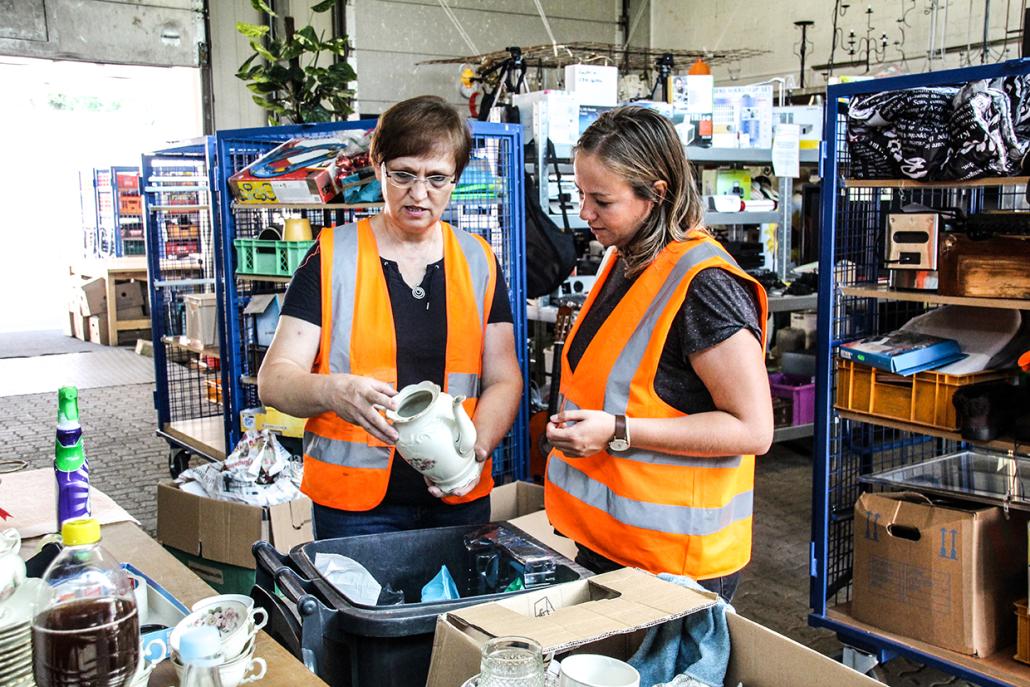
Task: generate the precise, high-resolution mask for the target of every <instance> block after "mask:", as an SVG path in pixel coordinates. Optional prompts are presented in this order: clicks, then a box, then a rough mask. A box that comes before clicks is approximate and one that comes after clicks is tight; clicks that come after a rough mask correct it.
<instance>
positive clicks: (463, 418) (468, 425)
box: [454, 396, 476, 456]
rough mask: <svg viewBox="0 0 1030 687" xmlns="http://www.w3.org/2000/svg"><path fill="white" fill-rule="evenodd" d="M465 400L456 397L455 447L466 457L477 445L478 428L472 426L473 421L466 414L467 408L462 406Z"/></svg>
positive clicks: (461, 397)
mask: <svg viewBox="0 0 1030 687" xmlns="http://www.w3.org/2000/svg"><path fill="white" fill-rule="evenodd" d="M464 400H465V397H464V396H455V397H454V423H455V434H456V436H455V439H454V446H455V447H456V448H457V449H458V453H459V454H461V455H463V456H465V455H468V454H469V453H471V452H472V449H473V448H474V447H475V445H476V426H475V425H473V424H472V419H471V418H470V417H469V416H468V413H466V412H465V406H463V405H461V403H462V401H464Z"/></svg>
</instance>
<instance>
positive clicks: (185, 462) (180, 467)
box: [168, 448, 193, 479]
mask: <svg viewBox="0 0 1030 687" xmlns="http://www.w3.org/2000/svg"><path fill="white" fill-rule="evenodd" d="M192 457H193V453H192V452H190V451H188V450H186V449H184V448H172V449H169V450H168V472H169V473H171V475H172V479H175V478H176V477H178V476H179V475H181V474H182V473H183V471H185V470H186V468H188V467H189V466H190V459H191V458H192Z"/></svg>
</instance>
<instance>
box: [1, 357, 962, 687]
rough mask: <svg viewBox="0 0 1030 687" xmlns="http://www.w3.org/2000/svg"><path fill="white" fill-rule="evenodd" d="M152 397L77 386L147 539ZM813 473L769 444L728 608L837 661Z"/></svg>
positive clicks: (910, 674) (162, 454)
mask: <svg viewBox="0 0 1030 687" xmlns="http://www.w3.org/2000/svg"><path fill="white" fill-rule="evenodd" d="M82 357H83V359H84V362H82V363H81V364H83V365H91V364H93V365H95V366H97V369H94V370H92V371H93V372H94V373H95V374H104V370H103V369H99V366H102V365H104V364H105V363H104V360H105V358H104V357H103V356H95V358H92V359H91V357H90V355H85V356H82ZM25 360H31V359H25ZM153 391H154V385H153V384H149V383H148V384H130V385H124V386H110V387H103V388H91V389H83V390H82V391H81V392H80V397H79V398H80V401H79V408H80V414H81V417H82V425H83V436H84V440H85V445H86V450H87V454H88V455H89V458H90V462H91V465H92V470H93V484H94V485H95V486H96V487H97V488H99V489H101V490H102V491H104V492H106V493H107V494H108V495H110V496H111V497H112V498H114V499H115V500H116V501H118V502H119V503H120V504H121V505H122V506H124V507H125V508H126V510H128V511H129V512H130V513H131V514H132V515H134V516H135V517H136V518H137V519H138V520H139V521H140V523H141V524H142V525H143V527H144V529H146V530H147V531H148V532H149V533H151V534H153V533H154V531H155V528H156V519H157V504H156V484H157V482H158V480H161V479H165V478H167V477H168V468H167V461H168V446H167V444H166V443H165V442H164V441H163V440H161V439H158V438H157V437H156V436H155V435H154V427H155V411H154V405H153ZM55 397H56V393H45V394H28V395H20V396H7V397H3V398H0V471H3V470H4V469H5V462H6V461H17V460H22V461H25V462H26V463H28V467H29V468H41V467H47V466H49V465H51V461H52V456H53V441H54V438H53V437H54V434H53V431H54V422H55V418H56V398H55ZM811 469H812V468H811V458H810V456H809V455H808V452H807V449H806V447H805V445H804V444H797V443H795V444H790V445H777V446H774V447H773V450H772V451H771V452H770V453H769V454H767V455H766V456H763V457H762V458H760V459H759V460H758V467H757V471H756V475H755V492H756V496H755V545H754V554H753V561H752V563H751V565H750V566H748V568H747V569H746V572H745V574H744V579H743V581H742V583H741V586H740V589H739V591H738V593H737V597H736V599H735V605H736V607H737V610H738V611H739V612H740V613H741V614H742V615H744V616H747V617H748V618H751V619H753V620H755V621H757V622H759V623H761V624H763V625H765V626H766V627H769V628H770V629H773V630H775V631H776V632H779V633H781V634H784V635H786V636H788V637H791V638H792V639H794V640H796V641H798V642H800V643H802V644H805V645H807V646H810V647H812V648H814V649H816V650H817V651H820V652H822V653H825V654H827V655H830V656H838V657H839V655H840V651H841V645H840V643H839V642H838V641H837V639H836V637H835V635H833V634H832V633H830V632H827V631H824V630H817V629H815V628H811V627H809V626H808V624H807V615H808V612H809V606H808V579H809V578H808V563H807V561H808V550H809V538H810V528H811V525H810V522H811V520H810V517H811V511H810V509H811V484H812V474H811ZM2 494H3V489H2V486H0V497H2ZM0 504H2V498H0ZM884 673H885V675H886V677H885V678H884V679H886V680H887V683H888V684H890V685H894V686H899V687H900V686H905V687H918V686H920V685H944V684H948V685H955V686H956V687H963V686H964V685H967V684H969V683H966V682H964V681H959V680H954V679H952V678H950V677H949V676H947V675H945V674H943V673H940V672H938V671H936V670H933V669H929V668H926V667H923V666H920V665H918V664H915V663H912V662H909V661H907V660H905V659H897V660H895V661H892V662H890V663H889V664H887V665H886V666H885V671H884Z"/></svg>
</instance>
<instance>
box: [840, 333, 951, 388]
mask: <svg viewBox="0 0 1030 687" xmlns="http://www.w3.org/2000/svg"><path fill="white" fill-rule="evenodd" d="M839 353H840V357H841V358H843V359H845V360H853V361H854V362H856V363H862V364H863V365H869V366H870V367H875V368H878V369H880V370H886V371H887V372H893V373H894V374H898V375H902V376H906V377H907V376H908V375H913V374H915V373H916V372H922V371H923V370H932V369H934V368H936V367H943V366H944V365H950V364H951V363H953V362H955V361H957V360H961V359H962V358H965V357H966V354H965V353H963V352H962V351H961V349H960V348H959V345H958V342H957V341H955V340H954V339H942V338H940V337H937V336H930V335H928V334H920V333H918V332H907V331H896V332H891V333H889V334H877V335H875V336H868V337H866V338H864V339H859V340H858V341H851V342H848V343H845V344H841V345H840V351H839Z"/></svg>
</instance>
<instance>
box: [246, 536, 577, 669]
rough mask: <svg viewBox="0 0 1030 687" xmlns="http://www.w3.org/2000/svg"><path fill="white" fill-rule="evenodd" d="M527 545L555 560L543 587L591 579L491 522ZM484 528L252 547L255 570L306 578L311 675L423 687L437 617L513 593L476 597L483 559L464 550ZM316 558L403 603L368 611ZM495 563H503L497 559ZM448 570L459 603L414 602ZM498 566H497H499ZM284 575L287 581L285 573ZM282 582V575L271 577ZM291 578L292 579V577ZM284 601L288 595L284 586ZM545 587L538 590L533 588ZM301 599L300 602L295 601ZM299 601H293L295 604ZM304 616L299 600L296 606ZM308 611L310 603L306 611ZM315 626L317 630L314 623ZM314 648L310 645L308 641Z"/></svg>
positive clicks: (536, 544) (535, 543)
mask: <svg viewBox="0 0 1030 687" xmlns="http://www.w3.org/2000/svg"><path fill="white" fill-rule="evenodd" d="M494 524H495V525H498V526H500V528H501V529H502V530H505V531H507V532H509V533H511V534H514V535H517V536H518V537H520V538H521V539H523V540H524V541H525V542H526V543H528V544H530V545H532V546H534V547H538V549H539V550H542V551H546V552H548V553H550V554H552V555H553V557H554V558H555V561H554V562H555V568H554V575H553V580H551V581H550V582H549V584H560V583H562V582H572V581H574V580H579V579H583V578H586V577H589V576H590V574H591V573H590V572H589V571H588V570H586V569H584V568H582V567H580V566H578V565H576V563H574V562H573V561H571V560H569V559H567V558H565V557H563V556H561V555H560V554H557V553H555V552H553V551H552V550H550V549H548V548H547V547H546V546H545V545H543V544H542V543H540V542H538V541H536V540H535V539H533V538H532V537H531V536H529V535H528V534H525V533H524V532H522V531H521V530H519V529H517V528H513V527H511V526H510V525H507V524H506V523H494ZM484 527H489V526H483V525H474V526H457V527H439V528H435V529H426V530H411V531H407V532H388V533H385V534H372V535H362V536H356V537H344V538H341V539H325V540H322V541H316V542H310V543H307V544H301V545H299V546H296V547H294V548H293V550H292V551H291V552H290V555H289V559H288V560H287V559H285V558H283V557H281V556H279V555H278V554H277V553H275V551H274V549H272V547H271V545H265V544H258V545H256V546H255V549H256V552H255V557H256V558H257V566H258V570H259V574H258V584H261V580H262V574H261V572H260V571H261V570H262V568H264V569H265V570H268V569H269V568H272V569H273V570H281V568H282V566H283V565H286V566H288V567H289V568H291V569H292V570H293V571H294V573H295V574H297V573H299V576H301V577H306V578H308V579H307V581H305V582H304V586H305V587H306V588H307V589H311V590H312V591H313V592H314V594H313V596H315V597H316V598H317V599H318V600H319V603H318V604H317V605H318V606H319V607H320V608H318V611H317V613H312V614H309V615H307V616H306V617H305V618H304V619H303V621H302V622H303V623H304V628H303V635H304V636H303V637H302V641H303V644H304V648H305V650H310V651H311V652H312V653H313V654H314V655H315V669H316V673H317V674H318V676H319V677H321V678H322V679H323V680H326V681H327V682H328V683H329V684H330V685H333V686H334V687H341V686H343V687H407V686H408V685H421V684H424V683H425V680H426V676H427V675H428V673H429V659H430V657H431V656H432V652H433V634H434V632H435V630H436V619H437V616H438V615H440V614H441V613H447V612H449V611H454V610H457V609H459V608H464V607H466V606H472V605H474V604H479V603H487V602H489V601H494V600H497V599H500V598H504V597H507V596H509V595H510V594H511V593H517V592H509V593H487V594H482V593H479V594H477V593H476V589H477V578H478V577H480V575H479V573H480V572H481V568H482V565H481V563H482V560H481V559H479V558H477V556H478V551H477V550H475V549H474V550H469V549H467V548H466V546H465V538H466V536H471V535H474V534H475V533H477V532H480V531H481V530H483V529H484ZM319 553H323V554H326V553H329V554H339V555H343V556H347V557H348V558H352V559H354V560H356V561H357V562H359V563H361V564H362V565H363V566H365V568H366V569H367V570H368V571H369V572H370V573H371V574H372V576H373V577H375V578H376V580H377V581H378V582H379V583H380V584H381V585H383V587H384V588H385V587H386V586H387V585H389V586H390V587H391V588H393V589H395V590H397V591H401V592H403V593H404V596H405V600H406V601H412V600H416V602H414V603H404V604H400V605H393V606H366V605H362V604H357V603H353V602H351V601H350V600H349V599H348V598H347V597H346V596H344V595H343V594H342V593H341V592H340V591H339V590H337V589H336V588H335V587H333V586H332V585H330V584H329V583H328V582H327V581H326V580H324V579H322V578H321V576H320V575H319V574H318V571H317V570H316V569H315V567H314V559H315V556H316V555H317V554H319ZM501 558H505V559H506V560H507V558H506V555H502V556H501ZM442 565H446V566H447V568H448V569H449V570H450V571H451V574H452V575H453V577H454V580H455V583H456V585H457V586H458V588H459V591H460V592H461V593H462V594H463V595H464V596H463V597H462V598H460V599H454V600H449V601H436V602H429V603H419V602H417V600H418V599H419V598H420V593H421V589H422V586H423V585H424V584H425V583H427V582H428V581H429V580H430V579H432V578H433V577H434V576H435V575H436V574H437V573H439V572H440V567H441V566H442ZM502 565H503V563H502ZM287 577H289V576H287ZM277 578H279V581H280V582H281V581H282V576H281V574H280V575H278V576H277ZM293 579H296V578H293ZM282 586H284V587H285V591H286V593H287V596H288V597H289V596H291V592H290V589H289V585H288V584H284V585H282ZM543 586H547V585H537V586H535V587H533V588H534V589H539V588H541V587H543ZM298 599H299V597H298ZM298 599H293V600H294V601H295V602H297V601H298ZM298 605H299V606H300V607H301V614H302V615H304V613H305V609H304V608H303V607H304V606H305V604H304V603H299V604H298ZM307 610H308V611H311V610H312V609H311V608H310V605H309V606H308V608H307ZM318 623H321V627H312V624H318ZM312 642H313V643H314V644H315V646H314V647H312V646H309V644H310V643H312Z"/></svg>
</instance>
